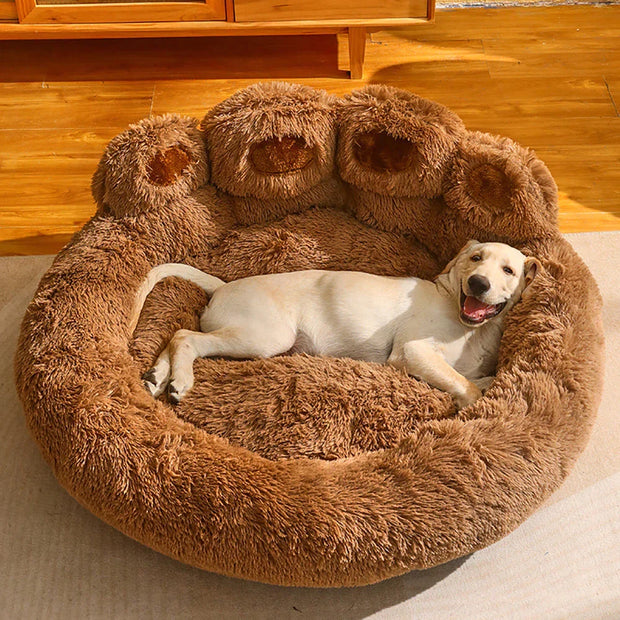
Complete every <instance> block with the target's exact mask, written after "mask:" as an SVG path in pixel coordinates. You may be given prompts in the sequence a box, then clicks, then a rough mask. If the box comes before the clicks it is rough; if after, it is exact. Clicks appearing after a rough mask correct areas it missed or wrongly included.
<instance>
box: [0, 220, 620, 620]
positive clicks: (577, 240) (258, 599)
mask: <svg viewBox="0 0 620 620" xmlns="http://www.w3.org/2000/svg"><path fill="white" fill-rule="evenodd" d="M567 238H568V239H569V240H570V241H571V243H572V244H573V245H574V246H575V248H576V249H577V251H578V252H579V253H580V254H581V256H582V257H583V258H584V259H585V261H586V262H587V263H588V265H589V266H590V268H591V270H592V272H593V273H594V275H595V277H596V278H597V280H598V282H599V284H600V286H601V289H602V291H603V296H604V298H605V304H604V318H605V324H606V337H607V357H608V361H607V368H606V387H605V392H604V397H603V402H602V405H601V408H600V412H599V416H598V419H597V423H596V426H595V428H594V431H593V433H592V437H591V440H590V443H589V445H588V447H587V448H586V450H585V452H584V454H583V455H582V456H581V458H580V459H579V461H578V463H577V465H576V466H575V469H574V471H573V472H572V474H571V475H570V477H569V478H568V480H567V481H566V483H565V484H564V485H563V486H562V488H561V489H560V490H559V491H558V492H557V493H556V494H555V495H554V496H553V497H551V498H550V500H549V501H548V502H547V504H546V505H545V506H544V507H543V508H541V510H539V511H538V512H537V513H536V514H535V515H534V516H533V517H532V518H530V519H529V520H528V521H526V522H525V523H524V524H523V525H522V526H521V527H520V528H519V529H518V530H517V531H516V532H514V533H512V534H511V535H509V536H508V537H506V538H505V539H504V540H502V541H500V542H498V543H496V544H495V545H493V546H492V547H489V548H487V549H484V550H483V551H480V552H478V553H476V554H474V555H472V556H469V557H467V558H464V559H461V560H457V561H454V562H451V563H449V564H447V565H444V566H440V567H437V568H435V569H432V570H428V571H423V572H414V573H410V574H408V575H405V576H403V577H398V578H395V579H392V580H390V581H386V582H383V583H380V584H377V585H375V586H369V587H366V588H359V589H346V590H310V589H302V588H289V589H287V588H279V587H272V586H265V585H261V584H255V583H250V582H244V581H238V580H235V579H229V578H226V577H220V576H218V575H212V574H209V573H205V572H201V571H199V570H197V569H193V568H190V567H187V566H184V565H182V564H179V563H177V562H175V561H174V560H171V559H169V558H167V557H164V556H162V555H159V554H158V553H156V552H154V551H151V550H150V549H147V548H145V547H143V546H141V545H139V544H138V543H136V542H134V541H132V540H130V539H128V538H126V537H125V536H123V535H122V534H120V533H119V532H117V531H115V530H113V529H112V528H110V527H108V526H107V525H105V524H104V523H102V522H100V521H98V520H97V519H96V518H95V517H94V516H92V515H91V514H90V513H88V512H87V511H86V510H84V509H83V508H82V507H81V506H80V505H78V504H77V502H75V501H74V500H73V499H72V498H71V497H70V496H69V495H68V494H67V493H66V492H65V491H64V490H63V489H62V488H61V487H60V486H59V485H58V484H57V483H56V481H55V480H54V478H53V476H52V474H51V472H50V470H49V469H48V467H47V466H46V465H45V463H44V462H43V460H42V459H41V457H40V455H39V452H38V449H37V447H36V446H35V444H34V443H33V441H32V440H31V439H30V437H29V435H28V432H27V430H26V427H25V423H24V419H23V416H22V411H21V406H20V404H19V402H18V400H17V396H16V394H15V388H14V386H13V375H12V358H13V353H14V348H15V342H16V339H17V331H18V327H19V323H20V320H21V316H22V314H23V312H24V309H25V307H26V305H27V303H28V301H29V300H30V298H31V296H32V294H33V292H34V289H35V286H36V283H37V282H38V279H39V278H40V276H41V275H42V273H43V272H44V271H45V269H46V268H47V266H48V265H49V263H50V261H51V258H50V257H15V258H2V259H0V351H2V355H1V356H0V386H1V388H2V391H3V393H4V394H5V398H4V401H3V402H4V406H3V407H2V410H1V415H0V619H7V620H9V619H10V620H22V619H23V620H31V619H39V618H45V619H46V620H54V619H58V620H71V619H76V620H90V619H101V620H107V619H112V618H113V619H121V620H125V619H128V620H133V619H134V618H135V619H143V618H153V619H160V618H161V619H166V620H167V619H177V618H179V619H181V618H182V619H184V620H185V619H193V618H201V619H204V618H206V619H209V618H214V619H218V620H219V619H228V618H234V619H237V618H248V619H252V620H261V619H265V620H267V619H269V620H271V619H276V620H279V619H280V618H296V619H299V618H316V619H324V618H338V619H339V620H349V619H360V618H370V617H372V618H403V619H405V618H406V619H410V618H416V619H422V620H424V619H432V620H435V619H441V620H444V619H450V618H455V619H456V618H458V619H459V620H467V619H476V620H484V619H487V618H488V619H493V620H495V619H497V618H510V619H511V620H513V619H520V618H522V619H524V620H531V619H533V618H545V619H546V620H553V619H560V618H570V619H571V620H574V619H595V618H596V619H601V618H609V619H612V618H620V430H619V429H620V425H619V423H618V413H619V410H620V406H619V403H620V357H619V356H618V351H619V350H620V232H618V233H592V234H577V235H567Z"/></svg>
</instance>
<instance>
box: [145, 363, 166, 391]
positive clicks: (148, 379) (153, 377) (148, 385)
mask: <svg viewBox="0 0 620 620" xmlns="http://www.w3.org/2000/svg"><path fill="white" fill-rule="evenodd" d="M167 381H168V375H167V373H165V372H161V371H160V370H159V369H158V368H157V367H153V368H151V369H150V370H147V371H146V372H145V373H144V374H143V375H142V383H143V385H144V388H145V389H146V391H147V392H148V393H149V394H150V395H151V396H152V397H153V398H158V397H159V396H160V395H161V394H163V393H164V390H165V389H166V383H167Z"/></svg>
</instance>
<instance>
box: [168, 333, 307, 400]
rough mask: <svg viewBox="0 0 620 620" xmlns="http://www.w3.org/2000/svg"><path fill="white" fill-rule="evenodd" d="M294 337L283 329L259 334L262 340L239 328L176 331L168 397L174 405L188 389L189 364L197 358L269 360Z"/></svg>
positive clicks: (190, 383)
mask: <svg viewBox="0 0 620 620" xmlns="http://www.w3.org/2000/svg"><path fill="white" fill-rule="evenodd" d="M265 336H267V337H265ZM295 338H296V334H295V332H293V331H292V330H288V329H285V328H284V329H279V330H275V331H274V332H272V333H267V334H263V337H262V338H261V336H260V334H259V333H257V332H250V331H249V330H248V329H247V328H239V327H223V328H221V329H216V330H214V331H212V332H207V333H204V332H193V331H189V330H187V329H180V330H179V331H178V332H177V333H176V334H175V335H174V336H173V338H172V340H171V341H170V345H169V348H170V383H169V384H168V396H169V397H170V400H171V401H172V402H174V403H178V402H179V401H180V400H181V399H182V398H183V396H185V394H187V392H188V391H189V390H190V389H191V388H192V386H193V385H194V370H193V363H194V360H195V359H196V358H197V357H220V356H221V357H232V358H236V359H247V358H256V357H273V356H274V355H279V354H280V353H285V352H286V351H288V350H289V349H291V347H292V346H293V344H294V343H295Z"/></svg>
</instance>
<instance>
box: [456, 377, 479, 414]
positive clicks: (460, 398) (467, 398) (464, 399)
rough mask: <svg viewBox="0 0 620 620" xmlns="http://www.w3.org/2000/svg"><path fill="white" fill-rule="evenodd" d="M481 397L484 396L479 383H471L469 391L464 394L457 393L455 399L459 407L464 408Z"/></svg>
mask: <svg viewBox="0 0 620 620" xmlns="http://www.w3.org/2000/svg"><path fill="white" fill-rule="evenodd" d="M479 398H482V392H481V390H480V388H479V387H478V386H477V385H474V384H473V383H470V385H469V386H468V388H467V391H466V392H465V393H464V394H456V395H455V396H454V400H455V402H456V406H457V408H458V409H464V408H465V407H469V405H472V404H473V403H475V402H476V401H477V400H478V399H479Z"/></svg>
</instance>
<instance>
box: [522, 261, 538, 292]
mask: <svg viewBox="0 0 620 620" xmlns="http://www.w3.org/2000/svg"><path fill="white" fill-rule="evenodd" d="M541 269H542V265H541V263H540V261H539V260H538V259H537V258H534V257H533V256H528V257H527V258H526V259H525V263H524V264H523V277H524V279H525V288H527V287H528V286H529V285H530V284H531V283H532V282H533V281H534V278H535V277H536V275H537V274H538V273H540V270H541Z"/></svg>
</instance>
